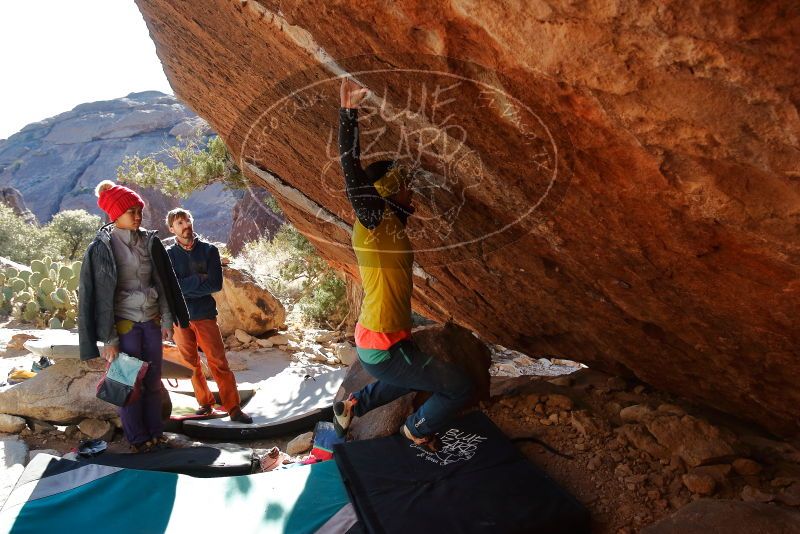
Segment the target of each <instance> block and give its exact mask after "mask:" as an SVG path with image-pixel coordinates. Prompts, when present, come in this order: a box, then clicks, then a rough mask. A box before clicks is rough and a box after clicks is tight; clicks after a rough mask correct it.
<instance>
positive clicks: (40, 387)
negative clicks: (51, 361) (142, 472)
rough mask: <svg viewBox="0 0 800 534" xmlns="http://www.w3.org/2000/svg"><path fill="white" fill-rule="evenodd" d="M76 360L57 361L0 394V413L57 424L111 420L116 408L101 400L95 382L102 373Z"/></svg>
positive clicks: (115, 414)
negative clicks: (97, 394)
mask: <svg viewBox="0 0 800 534" xmlns="http://www.w3.org/2000/svg"><path fill="white" fill-rule="evenodd" d="M89 365H90V364H87V363H85V362H81V361H80V360H77V359H65V360H59V361H57V362H56V364H55V365H52V366H50V367H47V368H45V369H44V370H42V371H40V372H39V373H38V374H37V375H36V376H35V377H33V378H30V379H28V380H26V381H24V382H21V383H20V384H17V385H15V386H13V387H10V388H7V389H5V390H4V391H2V392H0V413H6V414H12V415H17V416H22V417H29V418H34V419H40V420H42V421H50V422H54V423H59V424H69V423H78V422H80V421H81V420H82V419H84V418H87V417H91V418H94V419H106V420H108V419H112V418H114V417H116V416H117V410H116V406H114V405H112V404H109V403H107V402H105V401H101V400H100V399H98V398H97V397H95V394H96V393H97V382H98V381H99V380H100V377H101V376H102V373H101V371H100V370H99V369H93V368H90V366H89Z"/></svg>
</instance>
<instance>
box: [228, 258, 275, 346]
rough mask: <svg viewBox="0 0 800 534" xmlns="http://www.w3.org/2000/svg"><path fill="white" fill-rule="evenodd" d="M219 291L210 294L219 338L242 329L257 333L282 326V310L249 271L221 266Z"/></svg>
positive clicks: (251, 333) (244, 331) (248, 332)
mask: <svg viewBox="0 0 800 534" xmlns="http://www.w3.org/2000/svg"><path fill="white" fill-rule="evenodd" d="M222 274H223V280H222V291H220V292H218V293H214V300H216V301H217V312H218V314H219V315H218V316H217V323H218V324H219V329H220V332H222V336H223V337H227V336H229V335H231V334H233V333H235V332H236V330H237V329H238V330H242V331H243V333H246V334H250V335H254V336H257V335H260V334H263V333H265V332H267V331H269V330H273V329H275V328H277V327H278V326H280V325H282V324H283V322H284V321H285V320H286V310H284V308H283V305H282V304H281V303H280V301H279V300H278V299H276V298H275V297H273V296H272V293H270V292H269V291H267V290H266V289H265V288H263V287H261V286H260V285H258V283H257V282H256V280H255V279H254V278H253V276H252V275H250V273H248V272H247V271H244V270H242V269H239V268H236V267H232V266H230V265H225V266H223V267H222Z"/></svg>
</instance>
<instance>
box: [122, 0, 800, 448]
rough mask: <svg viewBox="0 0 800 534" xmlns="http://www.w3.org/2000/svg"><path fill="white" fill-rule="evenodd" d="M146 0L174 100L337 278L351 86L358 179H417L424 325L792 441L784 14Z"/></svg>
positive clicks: (797, 293) (787, 18) (410, 0)
mask: <svg viewBox="0 0 800 534" xmlns="http://www.w3.org/2000/svg"><path fill="white" fill-rule="evenodd" d="M137 4H138V6H139V8H140V10H141V12H142V14H143V15H144V18H145V21H146V22H147V25H148V27H149V29H150V33H151V35H152V37H153V40H154V41H155V43H156V48H157V51H158V55H159V57H160V59H161V61H162V63H163V65H164V69H165V71H166V73H167V76H168V77H169V79H170V82H171V84H172V86H173V87H174V88H175V91H176V94H177V95H179V97H180V98H182V99H183V100H184V101H186V102H187V103H188V104H189V105H190V106H191V107H192V109H194V110H195V111H196V112H197V113H199V114H200V115H201V116H202V117H204V118H205V119H207V120H208V121H209V123H210V125H211V126H212V128H214V130H216V131H218V132H221V133H222V135H223V136H224V138H225V140H226V142H227V143H228V146H229V147H231V149H232V151H233V152H234V153H235V154H236V156H237V157H241V158H242V161H244V162H251V163H252V164H253V166H247V165H246V164H245V165H244V166H245V171H246V173H247V175H248V177H249V178H250V179H251V180H252V181H253V183H255V184H257V185H261V186H264V187H266V188H267V189H268V190H269V191H270V193H272V194H273V196H275V198H276V199H277V200H278V201H279V202H280V204H281V206H282V208H283V211H284V213H285V214H286V215H287V217H288V219H289V220H290V221H291V222H292V223H293V224H295V225H296V226H297V227H298V228H299V229H300V230H301V231H303V232H304V233H305V234H307V235H309V236H310V237H311V238H312V242H314V243H315V245H316V246H317V247H319V249H320V250H321V251H322V253H323V254H324V255H325V256H326V258H327V259H328V260H330V261H331V263H332V264H334V265H336V266H337V267H339V268H341V269H342V270H345V271H347V272H348V273H349V274H350V275H352V276H354V277H355V276H357V269H356V267H355V265H354V257H353V255H352V251H351V248H350V236H349V229H348V226H349V225H351V224H352V222H353V220H354V219H353V213H352V210H351V208H350V206H349V204H348V201H347V199H346V198H345V195H344V193H343V191H342V177H341V174H340V171H339V169H338V163H337V158H336V154H337V147H336V128H337V108H338V82H339V80H338V79H336V76H337V75H339V74H341V73H342V72H349V73H354V75H355V77H356V78H357V79H358V80H359V81H360V82H361V83H363V84H365V85H366V86H367V87H369V88H370V89H371V90H372V92H373V95H372V97H371V98H370V99H369V100H368V101H367V103H366V106H367V108H368V109H367V113H364V115H365V116H367V115H368V117H366V118H364V119H363V126H362V128H361V130H362V136H363V137H364V139H363V140H362V141H363V143H362V147H363V149H362V151H363V154H362V155H363V159H364V161H365V162H367V163H369V162H370V161H372V160H375V159H379V158H380V159H386V158H393V159H397V160H400V161H402V162H405V163H407V164H409V165H412V166H413V165H417V164H418V165H419V166H420V167H421V168H422V169H424V171H426V172H424V173H420V174H418V175H417V184H416V188H417V191H418V195H417V200H416V207H417V211H416V216H415V217H414V218H412V222H411V223H410V225H409V230H408V231H409V234H410V236H411V238H412V241H413V243H414V246H415V249H416V251H417V254H416V260H417V263H418V266H419V267H420V269H418V271H417V274H418V275H419V276H417V278H416V287H417V289H416V291H415V295H414V296H415V299H414V307H415V309H416V310H417V311H419V312H420V313H422V314H423V315H425V316H427V317H430V318H432V319H436V320H440V321H443V320H448V319H449V320H453V321H455V322H457V323H459V324H461V325H464V326H466V327H468V328H470V329H471V330H473V331H476V332H478V333H480V335H481V336H482V337H484V338H485V339H487V340H489V341H491V342H494V343H499V344H501V345H503V346H505V347H509V348H512V349H516V350H519V351H522V352H524V353H527V354H541V353H546V354H552V355H556V356H558V357H564V358H568V359H573V360H578V361H581V362H583V363H586V364H587V365H589V366H590V367H595V368H598V369H602V370H605V371H608V372H611V373H613V374H622V375H628V376H630V375H635V376H636V377H638V378H639V379H641V380H643V381H645V382H647V383H650V384H652V385H654V386H656V387H658V388H663V389H667V390H670V391H673V392H676V393H678V394H682V395H685V396H687V397H690V398H692V399H694V400H696V401H700V402H703V403H706V404H709V405H712V406H714V407H716V408H718V409H721V410H724V411H728V412H730V413H736V414H737V415H740V416H744V417H748V418H750V419H752V420H754V421H757V422H759V423H761V424H764V425H766V426H768V427H769V428H771V429H772V430H773V431H776V432H781V433H794V432H796V431H797V430H798V428H799V427H798V416H797V410H796V407H797V406H798V404H800V389H798V388H797V387H795V384H794V382H795V377H796V376H798V374H800V359H798V358H797V347H798V345H799V344H800V338H798V335H797V333H798V332H800V316H798V314H797V313H796V310H797V306H798V301H799V297H800V283H798V279H799V278H800V254H798V252H799V251H798V248H797V243H798V242H800V241H799V240H798V238H800V225H798V224H797V223H798V206H799V205H800V180H798V177H799V176H800V175H799V174H798V169H800V149H798V143H797V138H798V133H800V118H799V117H798V112H797V104H796V103H797V100H798V94H799V93H800V85H799V84H798V77H797V71H796V68H794V64H795V61H796V60H795V58H797V57H798V54H800V38H799V36H798V33H799V32H798V27H800V24H799V22H800V14H799V13H798V11H797V10H796V9H794V8H793V6H794V3H793V2H791V1H789V0H778V1H776V2H770V3H768V4H762V3H752V2H745V1H742V0H733V2H732V3H729V4H726V7H725V8H724V9H723V8H722V7H720V6H719V5H718V4H717V3H715V2H711V1H709V0H701V1H699V2H688V1H685V0H677V1H674V2H669V3H666V4H665V3H663V2H655V1H651V0H648V1H645V2H642V3H639V4H637V6H636V7H631V6H630V5H629V4H627V3H623V2H617V1H611V2H601V3H591V4H574V5H569V6H566V5H564V4H563V3H555V2H547V1H535V2H495V3H492V4H488V5H487V4H486V3H483V2H474V1H472V2H471V1H458V2H452V3H447V4H446V5H442V4H440V3H431V2H422V1H419V0H402V1H399V2H394V3H392V4H391V6H390V7H389V8H387V7H386V4H385V3H380V2H370V1H367V2H359V3H358V5H349V4H345V3H339V4H337V5H336V7H335V9H334V8H331V7H330V6H329V4H327V3H326V2H322V1H312V2H310V3H309V2H297V1H288V2H280V3H277V2H273V1H270V0H263V1H255V0H251V1H246V2H245V1H242V2H225V1H222V0H216V1H212V2H208V3H204V4H203V8H202V9H197V6H196V3H195V2H189V1H187V0H183V1H179V2H168V1H166V0H137ZM198 27H200V28H202V29H203V31H202V32H199V31H197V30H196V29H197V28H198ZM445 57H448V59H443V58H445ZM331 58H336V59H339V58H348V59H340V60H339V62H338V63H336V64H331V63H327V62H328V61H329V60H331ZM454 58H458V59H454Z"/></svg>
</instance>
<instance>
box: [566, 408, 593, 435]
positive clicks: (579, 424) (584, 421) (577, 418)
mask: <svg viewBox="0 0 800 534" xmlns="http://www.w3.org/2000/svg"><path fill="white" fill-rule="evenodd" d="M569 422H570V424H571V425H572V427H573V428H574V429H575V430H577V431H578V432H580V433H581V435H583V436H584V437H588V436H590V435H594V434H596V433H597V431H598V427H597V424H596V423H595V422H594V421H593V420H592V418H591V417H589V414H588V413H587V412H586V411H585V410H579V411H575V412H571V413H570V420H569Z"/></svg>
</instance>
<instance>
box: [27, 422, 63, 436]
mask: <svg viewBox="0 0 800 534" xmlns="http://www.w3.org/2000/svg"><path fill="white" fill-rule="evenodd" d="M28 425H29V426H30V427H31V430H32V431H33V432H34V433H35V434H43V433H45V432H54V431H55V430H56V427H55V425H52V424H50V423H48V422H47V421H42V420H40V419H31V420H29V421H28Z"/></svg>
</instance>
